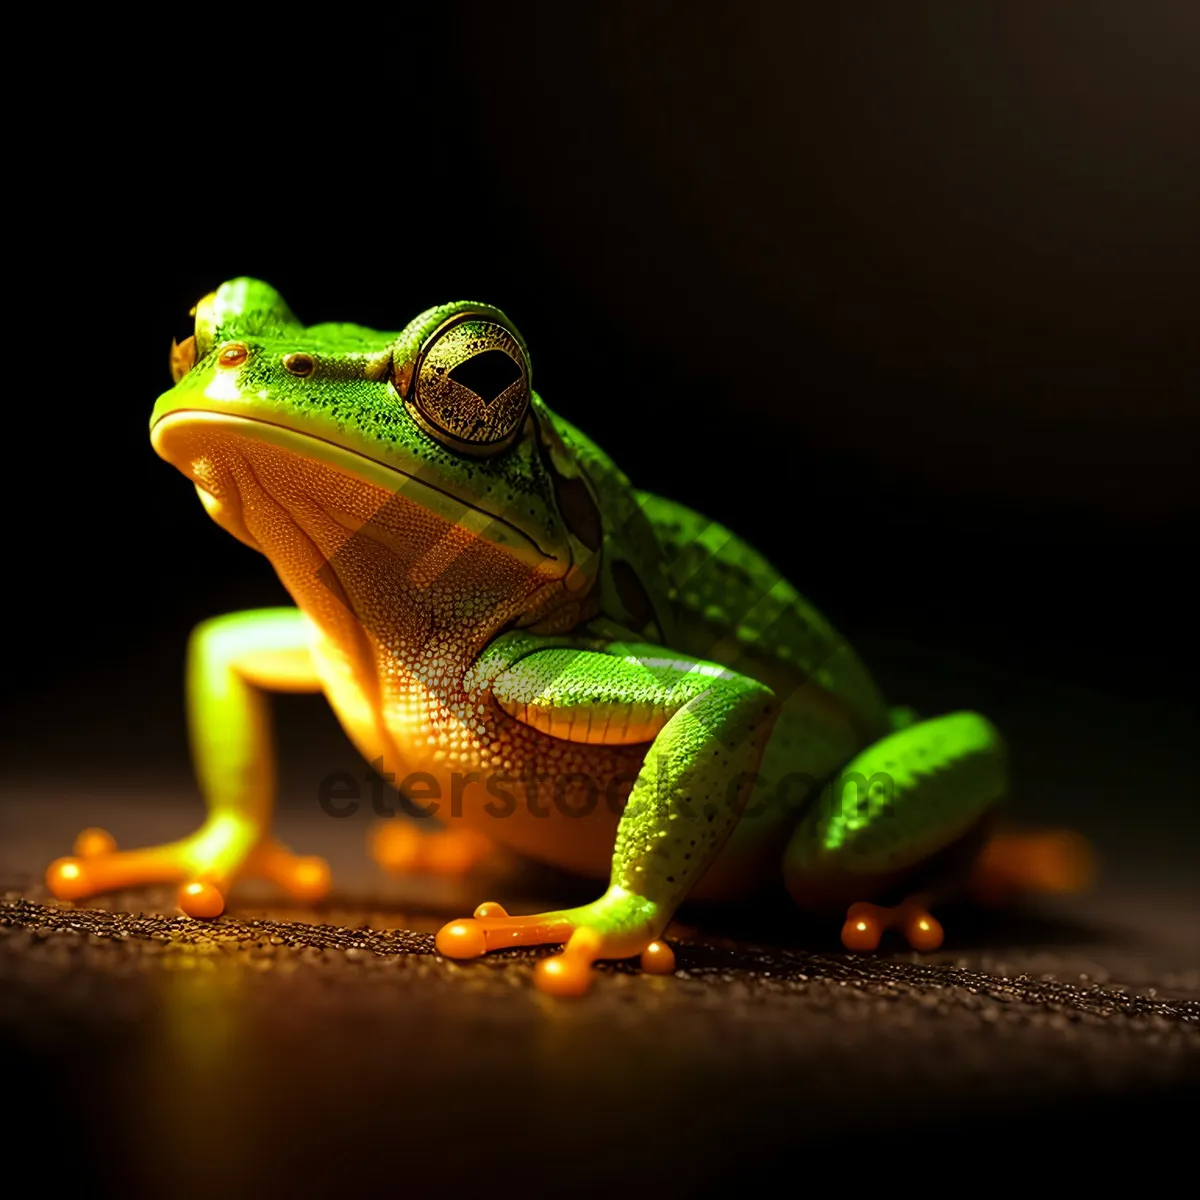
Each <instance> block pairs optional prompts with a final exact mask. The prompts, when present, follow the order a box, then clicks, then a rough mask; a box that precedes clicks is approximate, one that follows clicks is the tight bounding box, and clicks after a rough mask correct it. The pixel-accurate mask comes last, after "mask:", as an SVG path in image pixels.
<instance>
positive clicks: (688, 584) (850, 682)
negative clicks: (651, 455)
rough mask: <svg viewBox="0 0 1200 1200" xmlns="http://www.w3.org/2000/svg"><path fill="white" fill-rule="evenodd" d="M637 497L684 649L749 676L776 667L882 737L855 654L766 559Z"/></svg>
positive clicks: (878, 710) (695, 518) (699, 522)
mask: <svg viewBox="0 0 1200 1200" xmlns="http://www.w3.org/2000/svg"><path fill="white" fill-rule="evenodd" d="M637 496H638V501H639V503H640V505H641V508H642V510H643V512H644V513H645V514H646V516H647V518H648V519H649V521H650V522H651V524H652V525H653V526H654V529H655V532H656V534H657V536H658V540H659V542H660V543H661V544H662V546H663V549H664V552H665V563H666V568H667V571H668V573H669V576H670V581H671V586H672V590H673V596H674V599H675V602H676V604H677V605H678V607H679V608H680V610H681V611H682V613H683V614H684V616H683V619H682V620H681V622H680V625H681V628H680V635H681V638H682V639H683V640H682V642H681V646H680V648H681V649H686V650H687V651H689V652H690V653H692V654H697V655H700V656H702V657H711V658H715V659H716V660H717V661H718V662H723V663H726V664H728V665H730V666H735V667H737V668H738V669H741V670H745V671H747V673H750V674H753V673H755V672H754V668H752V667H751V666H750V665H749V661H748V660H749V659H751V658H754V659H758V660H760V661H761V660H764V659H770V660H774V661H775V662H776V663H778V664H779V665H780V666H781V667H782V668H784V672H786V673H789V674H790V675H791V677H792V678H791V686H792V687H800V686H804V685H805V684H807V683H809V682H810V681H811V682H812V683H815V684H816V685H817V686H818V687H820V688H821V689H822V690H824V691H827V692H829V693H830V694H831V695H834V696H837V697H838V698H839V699H840V700H842V701H843V702H844V703H845V704H846V705H847V707H848V708H849V709H850V710H851V711H852V712H853V713H854V714H855V715H856V716H857V717H858V719H859V722H860V723H861V725H862V726H863V728H864V729H865V730H866V731H868V732H876V731H879V732H882V730H883V728H885V727H886V717H885V715H884V708H883V700H882V697H881V696H880V694H879V691H878V689H877V688H876V686H875V683H874V681H873V680H872V678H871V676H870V674H869V673H868V672H867V670H866V668H865V667H864V666H863V664H862V662H861V661H860V660H859V658H858V655H857V654H856V653H855V652H854V650H853V649H852V647H851V646H850V645H849V643H848V642H847V641H846V639H845V638H843V637H842V636H841V634H839V633H838V632H837V630H836V629H834V628H833V626H832V625H831V624H830V623H829V622H828V621H827V620H826V619H825V618H824V617H823V616H822V615H821V614H820V613H819V612H818V611H817V609H816V608H815V607H814V606H813V605H812V604H810V603H809V602H808V601H807V600H805V599H804V597H803V596H801V595H800V593H799V592H798V591H797V590H796V589H795V588H794V587H793V586H792V585H791V584H790V583H789V582H788V581H787V580H786V579H784V578H783V577H782V576H781V575H780V574H779V572H778V571H776V570H775V569H774V567H772V566H771V564H770V563H769V562H768V561H767V560H766V558H764V557H763V555H762V554H760V553H759V552H758V551H757V550H755V549H754V547H752V546H750V545H748V544H747V543H746V542H745V541H743V540H742V539H741V538H739V537H737V536H736V535H735V534H733V533H732V532H731V531H730V530H728V529H726V528H725V527H724V526H723V525H721V524H719V523H718V522H716V521H711V520H709V519H708V518H707V517H704V516H702V515H701V514H700V513H697V512H695V511H693V510H692V509H690V508H687V507H685V506H684V505H682V504H676V503H675V502H674V501H671V500H666V499H663V498H662V497H661V496H655V495H652V494H650V493H648V492H638V493H637ZM779 674H780V673H774V674H773V676H772V678H771V680H770V682H771V684H772V686H773V687H774V688H775V689H776V691H779V690H781V688H782V689H787V687H788V685H787V684H786V683H784V684H781V682H780V678H779Z"/></svg>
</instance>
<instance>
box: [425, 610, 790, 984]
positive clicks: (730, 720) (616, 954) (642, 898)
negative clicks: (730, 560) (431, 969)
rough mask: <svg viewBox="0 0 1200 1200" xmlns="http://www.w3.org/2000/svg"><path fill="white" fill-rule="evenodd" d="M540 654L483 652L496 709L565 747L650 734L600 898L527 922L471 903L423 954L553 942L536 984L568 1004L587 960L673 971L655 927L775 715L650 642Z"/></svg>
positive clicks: (738, 795)
mask: <svg viewBox="0 0 1200 1200" xmlns="http://www.w3.org/2000/svg"><path fill="white" fill-rule="evenodd" d="M541 646H542V643H541V642H539V640H538V639H536V638H533V637H532V636H530V635H526V634H509V635H505V636H504V637H502V638H500V639H498V640H497V641H496V642H495V643H493V646H492V648H491V650H490V651H489V654H490V655H491V656H493V657H494V658H495V659H496V660H497V665H496V667H495V669H494V670H493V672H492V674H493V678H492V681H491V684H490V691H491V694H492V697H493V699H494V700H495V701H496V702H497V703H499V704H500V706H501V707H503V708H504V709H505V711H507V712H509V713H511V714H513V715H514V716H516V718H517V719H519V720H524V721H528V722H530V723H533V724H535V725H538V726H539V727H541V726H542V725H544V726H547V727H549V728H552V729H554V730H556V731H557V735H558V736H560V737H562V738H564V739H566V740H576V741H580V742H585V741H587V740H589V739H595V741H596V742H599V743H600V744H604V742H605V739H607V743H608V744H619V743H618V739H619V738H622V737H628V738H629V739H630V741H642V740H644V739H645V738H646V737H647V736H649V737H652V738H653V741H652V742H651V744H650V747H649V750H648V751H647V753H646V756H645V759H644V760H643V763H642V767H641V770H640V771H639V773H638V776H637V779H636V781H635V782H634V785H633V789H632V791H631V793H630V797H629V802H628V805H627V806H626V808H625V811H624V813H623V814H622V817H621V821H620V824H619V826H618V829H617V840H616V845H615V846H614V848H613V858H612V874H611V877H610V882H609V886H608V889H607V891H606V892H605V893H604V895H603V896H601V897H600V898H599V899H598V900H596V901H594V902H593V903H591V904H586V905H583V906H581V907H579V908H572V909H565V910H562V911H559V912H549V913H537V914H533V915H530V916H510V915H509V914H508V913H507V912H506V911H505V910H504V909H503V908H502V907H501V906H500V905H499V904H495V903H485V904H482V905H480V906H479V907H478V908H477V909H476V910H475V913H474V915H473V916H472V917H467V918H464V919H462V920H458V921H452V922H451V923H450V924H448V925H446V926H444V927H443V928H442V930H441V931H440V932H439V933H438V935H437V941H436V945H437V949H438V951H439V953H441V954H444V955H446V956H447V957H449V958H475V957H477V956H478V955H481V954H486V953H487V952H488V951H491V950H500V949H504V948H507V947H511V946H530V945H539V944H548V943H563V944H565V949H564V951H563V953H562V954H561V955H557V956H555V957H553V958H547V959H544V960H542V961H541V962H540V963H539V965H538V970H537V976H536V978H537V983H538V986H539V987H540V988H542V989H543V990H544V991H548V992H551V993H554V994H557V995H579V994H581V993H582V992H584V991H586V990H587V988H588V986H589V983H590V978H591V966H592V963H593V962H595V961H596V960H597V959H605V958H632V957H634V956H635V955H637V956H640V958H641V962H642V966H643V968H644V969H646V970H648V971H651V972H669V971H671V970H672V969H673V964H674V958H673V955H672V952H671V950H670V949H669V947H667V946H666V945H665V943H664V942H663V941H662V940H661V938H662V934H663V931H664V930H665V928H666V926H667V923H668V922H669V921H670V919H671V917H672V915H673V914H674V912H675V909H676V908H677V907H678V905H679V904H680V902H681V901H682V900H683V899H684V897H685V896H686V895H687V894H688V892H689V891H690V890H691V888H692V886H693V885H694V884H695V882H696V880H697V879H699V878H700V877H701V876H702V875H703V874H704V872H705V870H707V868H708V867H709V866H710V865H711V864H712V862H713V861H714V859H715V858H716V856H717V854H718V853H719V852H720V850H721V847H722V846H723V845H724V843H725V841H726V840H727V838H728V837H729V834H730V833H731V832H732V830H733V828H734V826H735V825H736V823H737V821H738V819H739V817H740V816H741V812H742V808H743V806H744V804H745V801H746V796H747V792H748V789H749V784H750V780H751V778H752V777H753V775H754V771H755V768H756V767H757V764H758V763H759V761H760V759H761V756H762V752H763V748H764V746H765V744H766V741H767V739H768V737H769V736H770V732H771V728H772V726H773V724H774V721H775V719H776V716H777V715H778V709H777V706H776V703H775V698H774V695H773V694H772V693H771V691H770V690H769V689H768V688H766V687H765V686H763V685H762V684H760V683H758V682H756V681H754V680H752V679H748V678H746V677H744V676H741V675H738V674H736V673H735V672H733V671H730V670H729V669H727V668H725V667H722V666H720V665H718V664H715V663H708V662H703V661H701V660H698V659H695V658H690V657H688V656H686V655H681V654H674V653H671V652H669V651H664V650H663V648H662V647H661V646H647V645H642V644H621V643H615V642H614V643H610V644H609V645H607V646H606V647H604V648H603V649H602V650H594V649H579V648H572V647H569V646H556V647H553V648H541ZM486 661H487V659H486V656H485V660H484V664H485V665H484V668H483V669H485V670H486V669H487V667H486ZM539 723H540V724H539Z"/></svg>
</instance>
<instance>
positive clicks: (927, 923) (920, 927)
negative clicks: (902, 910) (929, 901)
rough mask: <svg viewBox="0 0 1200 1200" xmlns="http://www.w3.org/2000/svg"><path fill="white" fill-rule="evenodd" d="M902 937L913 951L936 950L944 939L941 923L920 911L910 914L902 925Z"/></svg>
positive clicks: (925, 951)
mask: <svg viewBox="0 0 1200 1200" xmlns="http://www.w3.org/2000/svg"><path fill="white" fill-rule="evenodd" d="M904 936H905V937H906V938H908V944H909V945H910V946H911V947H912V948H913V949H914V950H920V951H922V952H923V953H928V952H929V951H931V950H936V949H937V948H938V947H939V946H940V945H941V944H942V942H943V941H944V940H945V938H946V933H945V930H943V929H942V925H941V922H940V921H939V920H938V919H937V918H936V917H934V916H931V915H930V914H929V913H927V912H924V911H922V910H919V909H918V910H916V911H914V912H912V913H911V914H910V915H909V917H908V919H907V920H906V921H905V923H904Z"/></svg>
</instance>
